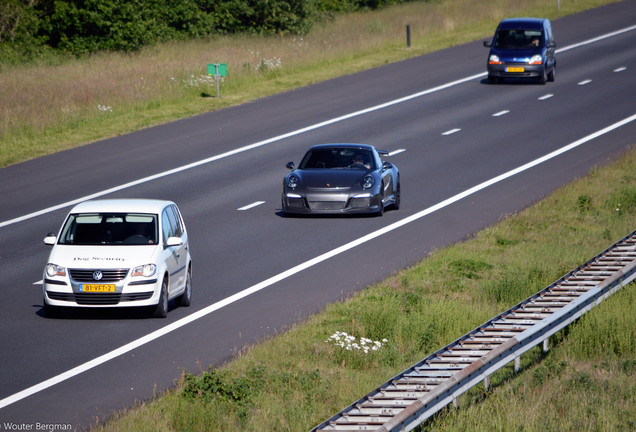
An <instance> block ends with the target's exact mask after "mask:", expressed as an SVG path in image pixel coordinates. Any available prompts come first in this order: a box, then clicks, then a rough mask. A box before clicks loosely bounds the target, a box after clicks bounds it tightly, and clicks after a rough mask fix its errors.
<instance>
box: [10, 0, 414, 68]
mask: <svg viewBox="0 0 636 432" xmlns="http://www.w3.org/2000/svg"><path fill="white" fill-rule="evenodd" d="M408 1H412V0H344V1H337V0H226V1H219V0H3V1H2V2H0V63H5V64H9V63H20V62H24V61H25V60H27V61H28V60H31V59H34V58H38V57H42V56H44V55H46V53H51V52H56V53H63V54H72V55H75V56H80V55H85V54H90V53H94V52H98V51H124V52H131V51H136V50H138V49H140V48H141V47H143V46H145V45H150V44H153V43H155V42H165V41H169V40H183V39H194V38H203V37H206V36H210V35H215V34H230V33H254V34H259V35H274V34H305V33H307V32H308V31H309V30H310V29H311V27H312V26H313V24H314V23H315V22H316V21H317V20H321V19H328V18H329V17H330V16H332V14H333V13H338V12H351V11H356V10H363V9H377V8H381V7H385V6H389V5H392V4H397V3H406V2H408Z"/></svg>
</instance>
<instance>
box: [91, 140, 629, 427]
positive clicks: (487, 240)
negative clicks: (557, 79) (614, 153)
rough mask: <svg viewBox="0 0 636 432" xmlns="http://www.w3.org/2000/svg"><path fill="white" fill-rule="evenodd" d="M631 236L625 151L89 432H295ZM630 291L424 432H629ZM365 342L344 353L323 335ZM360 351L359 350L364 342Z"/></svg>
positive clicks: (478, 389) (502, 374) (497, 377)
mask: <svg viewBox="0 0 636 432" xmlns="http://www.w3.org/2000/svg"><path fill="white" fill-rule="evenodd" d="M634 228H636V150H632V151H631V152H629V153H627V154H626V155H624V156H623V157H622V158H621V159H620V160H618V161H616V162H614V163H612V164H610V165H608V166H605V167H602V168H594V169H592V170H591V172H590V173H589V175H588V176H586V177H585V178H582V179H580V180H577V181H575V182H573V183H571V184H569V185H567V186H564V187H562V188H560V189H559V190H557V191H556V192H554V193H553V194H551V195H550V196H549V197H548V198H546V199H544V200H542V201H541V202H539V203H537V204H535V205H533V206H531V207H529V208H528V209H526V210H524V211H522V212H520V213H518V214H516V215H513V216H511V217H509V218H507V219H506V220H504V221H502V222H500V223H499V224H497V225H495V226H492V227H489V228H487V229H484V230H483V231H481V232H479V233H477V234H476V235H475V236H474V238H472V239H470V240H468V241H465V242H462V243H459V244H457V245H454V246H451V247H448V248H444V249H442V250H438V251H435V252H434V253H432V254H431V255H430V256H429V257H427V258H426V259H424V260H423V261H421V262H420V263H419V264H417V265H415V266H413V267H411V268H408V269H405V270H403V271H399V272H397V273H396V274H394V275H393V276H391V277H390V278H388V279H387V280H386V281H383V282H381V283H378V284H377V285H374V286H370V287H367V288H366V289H364V290H363V291H361V292H360V293H358V294H356V295H354V296H352V297H351V298H350V299H347V300H346V301H343V302H341V303H337V304H331V305H328V306H327V307H326V308H325V310H324V311H323V312H321V313H319V314H317V315H315V316H312V317H311V318H310V319H308V320H307V322H305V323H302V324H298V325H296V326H294V327H293V328H292V329H290V330H289V331H287V332H285V333H283V334H281V335H279V336H276V337H274V338H272V339H269V340H266V341H263V342H262V343H260V344H257V345H256V346H254V347H251V348H249V349H246V350H245V351H244V352H243V353H241V354H240V355H239V356H238V357H237V358H236V359H235V360H234V361H232V362H231V363H229V364H227V365H226V366H224V367H221V368H218V369H215V368H210V369H209V370H206V371H203V372H202V373H197V374H190V373H184V375H183V376H182V377H181V378H179V379H177V380H176V381H175V387H174V388H173V389H171V390H169V391H167V392H165V393H164V394H162V395H161V396H160V397H158V398H156V399H155V400H153V401H148V402H144V403H142V404H140V406H138V407H135V408H133V409H130V410H127V411H126V412H123V413H120V414H118V415H117V416H116V417H115V418H114V419H112V420H111V421H109V422H108V423H107V424H105V425H102V426H99V427H96V428H95V429H96V430H99V431H149V432H150V431H152V432H154V431H200V430H206V431H227V430H242V431H303V430H309V429H311V428H312V427H313V426H315V425H317V424H318V423H320V422H322V421H323V420H325V419H327V418H329V417H330V416H331V415H333V414H335V413H336V412H338V411H340V410H341V409H343V408H344V407H346V406H347V405H348V404H350V403H351V402H353V401H354V400H357V399H358V398H360V397H361V396H363V395H365V394H367V393H368V392H369V391H371V390H373V389H374V388H375V387H377V386H378V385H380V384H382V383H384V382H385V381H386V380H387V379H389V378H391V377H393V376H395V375H396V374H397V373H399V372H401V371H403V370H405V369H407V368H408V367H410V366H411V365H413V364H415V363H417V362H418V361H419V360H421V359H422V358H424V357H426V356H427V355H428V354H430V353H432V352H434V351H436V350H437V349H439V348H441V347H443V346H445V345H447V344H448V343H450V342H452V341H453V340H455V339H457V338H458V337H460V336H462V335H463V334H465V333H467V332H468V331H470V330H472V329H473V328H475V327H477V326H478V325H480V324H482V323H484V322H486V321H487V320H488V319H490V318H492V317H493V316H496V315H497V314H499V313H501V312H503V311H504V310H506V309H508V308H510V307H511V306H513V305H515V304H517V303H518V302H519V301H521V300H523V299H525V298H528V297H529V296H531V295H532V294H534V293H536V292H538V291H539V290H541V289H543V288H544V287H545V286H547V285H549V284H550V283H552V282H553V281H555V280H556V279H558V278H559V277H561V276H563V275H564V274H566V273H568V272H569V271H570V270H572V269H574V268H576V267H577V266H578V265H580V264H582V263H584V262H586V261H587V260H589V259H590V258H592V257H593V256H595V255H596V254H598V253H599V252H601V251H602V250H604V249H605V248H606V247H608V246H610V245H611V244H612V243H614V242H615V241H617V240H619V239H620V238H622V237H624V236H625V235H627V234H629V233H630V232H631V231H633V230H634ZM635 295H636V291H635V284H634V283H632V284H630V285H629V286H627V287H625V288H624V289H622V290H621V291H619V292H618V293H617V294H615V295H613V296H611V297H610V298H609V299H607V300H606V301H604V302H603V303H602V304H601V305H600V306H598V307H596V308H594V309H592V310H591V311H590V312H588V313H587V314H585V315H584V316H583V317H582V318H581V319H579V320H578V321H577V322H575V323H573V324H572V325H570V326H569V327H568V328H567V329H564V330H562V331H561V332H559V333H557V334H556V335H555V336H553V337H552V338H551V345H552V347H551V350H550V351H549V352H548V353H547V354H545V353H543V352H542V350H541V349H540V347H537V348H534V349H533V350H531V351H529V352H528V353H526V354H525V355H524V356H523V357H522V362H521V366H522V369H521V371H520V372H519V373H517V374H515V373H513V370H512V366H508V367H505V368H504V369H502V370H500V371H499V372H497V373H495V374H494V375H493V377H492V385H491V387H490V389H488V390H486V389H484V388H483V386H481V385H479V386H476V387H474V388H473V389H471V390H470V391H469V392H468V393H467V394H466V395H464V396H462V397H461V398H460V407H459V409H455V408H452V407H449V408H446V409H445V410H443V411H442V412H441V413H439V414H438V415H436V416H435V417H434V418H433V419H431V420H430V421H429V422H428V423H427V424H426V425H425V427H424V429H423V430H435V431H464V430H465V431H475V430H476V431H508V430H520V431H546V430H549V431H552V430H554V431H557V430H558V431H561V430H576V431H601V430H602V431H627V430H633V429H634V426H635V425H636V410H634V407H635V406H636V405H635V403H636V375H635V372H636V340H635V331H636V316H635V315H634V313H633V312H634V301H635ZM338 332H344V333H347V334H348V335H351V336H353V337H355V338H356V341H357V342H358V343H360V341H361V338H367V339H369V340H370V341H377V342H379V343H380V344H381V346H380V348H379V349H378V350H376V351H369V352H368V353H364V352H363V351H362V350H356V349H353V350H347V349H345V348H343V347H340V346H337V345H336V344H335V343H334V339H333V338H332V335H334V334H336V333H338ZM370 344H371V342H370V343H369V345H370Z"/></svg>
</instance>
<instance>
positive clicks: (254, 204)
mask: <svg viewBox="0 0 636 432" xmlns="http://www.w3.org/2000/svg"><path fill="white" fill-rule="evenodd" d="M261 204H265V201H256V202H253V203H252V204H248V205H246V206H245V207H241V208H239V209H237V210H238V211H245V210H249V209H251V208H254V207H258V206H259V205H261Z"/></svg>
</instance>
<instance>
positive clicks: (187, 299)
mask: <svg viewBox="0 0 636 432" xmlns="http://www.w3.org/2000/svg"><path fill="white" fill-rule="evenodd" d="M191 302H192V268H190V269H188V274H187V275H186V285H185V290H184V291H183V294H181V295H180V296H179V298H177V305H178V306H180V307H188V306H190V303H191Z"/></svg>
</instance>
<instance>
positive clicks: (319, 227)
mask: <svg viewBox="0 0 636 432" xmlns="http://www.w3.org/2000/svg"><path fill="white" fill-rule="evenodd" d="M553 29H554V33H555V38H556V41H557V44H558V46H557V48H558V54H557V58H558V66H557V73H556V81H555V82H550V83H547V84H546V85H539V84H535V83H525V82H510V83H505V84H498V85H489V84H488V83H487V80H486V74H485V61H486V56H487V53H488V50H487V49H486V48H484V47H483V46H482V40H478V41H474V42H471V43H467V44H464V45H461V46H457V47H454V48H450V49H445V50H442V51H438V52H435V53H432V54H429V55H425V56H421V57H418V58H414V59H411V60H407V61H403V62H398V63H395V64H389V65H385V66H383V67H380V68H377V69H373V70H369V71H366V72H362V73H358V74H355V75H348V76H344V77H342V78H338V79H334V80H330V81H327V82H323V83H320V84H316V85H312V86H308V87H304V88H300V89H298V90H294V91H290V92H287V93H284V94H280V95H276V96H272V97H268V98H265V99H262V100H258V101H255V102H253V103H247V104H244V105H241V106H237V107H233V108H228V109H225V110H222V111H219V112H214V113H209V114H204V115H200V116H197V117H193V118H190V119H186V120H181V121H177V122H174V123H171V124H166V125H162V126H158V127H154V128H150V129H146V130H143V131H140V132H137V133H133V134H130V135H126V136H121V137H117V138H113V139H109V140H105V141H102V142H98V143H94V144H91V145H87V146H84V147H81V148H77V149H74V150H69V151H65V152H61V153H58V154H54V155H51V156H47V157H43V158H39V159H36V160H33V161H29V162H25V163H22V164H18V165H14V166H10V167H7V168H3V169H0V198H1V201H2V206H0V275H1V276H2V278H1V282H0V287H1V289H2V298H3V301H2V303H1V304H0V345H1V347H2V348H1V351H0V430H4V429H3V428H6V427H7V426H11V425H18V426H20V425H22V426H24V425H27V426H28V425H35V424H36V423H39V424H40V425H42V424H64V425H71V426H72V427H73V428H78V429H81V428H85V427H87V426H88V425H89V424H91V423H92V424H94V423H95V421H96V420H97V419H104V418H106V417H107V416H108V415H110V414H112V413H113V412H114V411H116V410H119V409H122V408H125V407H129V406H131V404H133V403H134V402H135V401H139V400H146V399H148V398H150V397H152V395H153V394H154V393H155V392H156V391H158V390H163V389H165V388H167V387H170V386H171V385H173V383H174V380H175V379H177V378H178V377H179V375H180V374H181V371H182V370H187V371H189V372H197V371H198V370H200V368H203V369H205V368H207V366H208V365H218V364H220V363H222V362H224V361H226V360H228V359H230V358H231V357H232V356H233V355H235V354H236V353H237V352H238V351H239V350H241V348H242V347H244V346H246V345H250V344H253V343H255V342H257V341H259V340H261V339H262V338H264V337H267V336H269V335H272V334H275V333H277V332H280V331H284V330H285V329H286V328H288V327H289V326H290V325H291V324H293V323H296V322H299V321H302V320H303V319H304V318H306V317H307V316H309V315H311V314H313V313H315V312H317V311H319V310H320V309H321V308H322V307H323V306H324V305H325V304H327V303H330V302H335V301H338V300H340V299H342V298H345V297H347V296H348V295H350V294H351V293H353V292H355V291H358V290H361V289H363V288H365V287H366V286H367V285H369V284H372V283H374V282H377V281H380V280H382V279H384V278H385V277H387V276H389V275H390V274H391V273H392V272H394V271H396V270H398V269H401V268H404V267H405V266H408V265H411V264H414V263H416V262H417V261H419V260H420V259H422V258H424V257H426V256H427V254H429V253H430V252H431V251H432V250H434V249H438V248H441V247H443V246H445V245H448V244H451V243H454V242H457V241H460V240H462V239H464V238H466V237H469V236H470V235H471V234H473V233H475V232H476V231H478V230H480V229H482V228H484V227H486V226H488V225H491V224H494V223H496V222H497V221H499V220H500V219H502V218H504V217H505V216H506V215H509V214H512V213H515V212H517V211H519V210H521V209H523V208H525V207H527V206H529V205H531V204H532V203H534V202H536V201H537V200H539V199H541V198H542V197H544V196H546V195H547V194H549V193H550V192H551V191H553V190H554V189H555V188H557V187H559V186H561V185H563V184H565V183H568V182H570V181H572V180H573V179H575V178H577V177H581V176H583V175H585V174H587V173H588V172H589V170H590V169H591V168H592V167H594V166H598V165H603V164H605V163H607V162H608V161H610V160H612V159H613V158H615V157H616V156H617V155H619V154H620V153H622V152H624V151H625V150H627V149H628V148H630V146H632V145H633V144H634V141H635V139H634V137H636V99H635V98H634V97H633V95H635V94H636V50H634V49H633V47H634V46H636V1H634V0H629V1H623V2H620V3H616V4H612V5H609V6H606V7H602V8H599V9H595V10H591V11H587V12H584V13H581V14H577V15H573V16H569V17H565V18H562V19H558V20H555V21H553ZM493 30H494V29H493ZM326 142H362V143H368V144H372V145H375V146H376V147H377V148H380V149H386V150H389V151H390V152H392V154H391V156H390V157H388V158H387V160H389V161H391V162H392V163H394V164H395V165H397V166H398V167H399V169H400V174H401V180H402V207H401V208H400V210H398V211H387V212H386V213H385V214H384V216H383V217H345V218H334V217H302V218H284V217H282V216H281V214H280V193H281V186H282V179H283V176H284V175H285V174H286V173H287V172H288V171H287V169H286V168H285V164H286V163H287V162H288V161H290V160H293V161H295V162H296V163H298V161H299V159H300V157H301V156H302V155H303V153H304V151H305V150H306V149H307V148H308V147H309V146H310V145H313V144H317V143H326ZM98 196H100V197H120V198H121V197H137V198H161V199H169V200H173V201H175V202H176V203H177V204H178V205H179V207H180V209H181V211H182V213H183V215H184V219H185V221H186V224H187V227H188V231H189V233H190V238H191V252H192V257H193V269H194V289H193V304H192V306H191V307H190V308H174V307H173V308H171V311H170V313H169V315H168V318H167V319H163V320H161V319H149V318H147V317H146V316H142V315H139V314H137V313H136V311H134V310H124V311H121V310H118V311H102V310H100V311H95V310H89V311H86V312H81V311H80V312H74V313H69V314H67V316H66V317H64V318H63V319H46V318H45V317H44V316H43V313H42V292H41V280H42V269H43V266H44V264H45V263H46V259H47V256H48V253H49V248H48V247H46V246H45V245H44V244H43V243H42V239H43V238H44V236H45V235H46V233H48V232H49V231H57V230H58V229H59V226H60V224H61V223H62V221H63V219H64V217H65V215H66V213H67V212H68V210H69V209H70V206H71V204H72V203H74V202H79V201H83V200H85V199H88V198H90V197H98ZM326 336H327V335H326Z"/></svg>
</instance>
